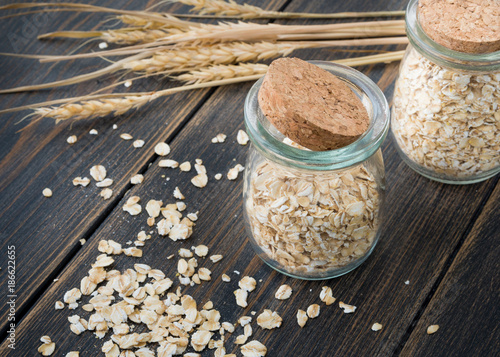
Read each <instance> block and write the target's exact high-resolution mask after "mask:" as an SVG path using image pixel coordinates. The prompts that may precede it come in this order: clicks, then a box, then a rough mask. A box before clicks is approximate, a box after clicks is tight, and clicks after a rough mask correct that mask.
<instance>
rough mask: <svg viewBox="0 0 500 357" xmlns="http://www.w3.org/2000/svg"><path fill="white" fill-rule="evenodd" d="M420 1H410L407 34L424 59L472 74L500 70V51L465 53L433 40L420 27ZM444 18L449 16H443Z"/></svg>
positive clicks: (407, 13) (407, 10)
mask: <svg viewBox="0 0 500 357" xmlns="http://www.w3.org/2000/svg"><path fill="white" fill-rule="evenodd" d="M418 1H419V0H410V2H409V3H408V7H407V9H406V18H405V19H406V34H407V36H408V40H409V41H410V44H411V45H412V46H413V47H414V48H415V49H416V50H417V51H418V52H419V53H420V54H421V55H422V56H424V57H426V58H427V59H428V60H430V61H431V62H433V63H435V64H437V65H440V66H442V67H448V68H452V69H457V70H463V71H470V72H491V71H498V70H500V51H496V52H491V53H479V54H473V53H465V52H458V51H453V50H450V49H449V48H447V47H445V46H443V45H440V44H439V43H437V42H435V41H434V40H433V39H431V38H430V37H429V36H428V35H427V34H426V33H425V31H424V30H423V28H422V26H420V21H419V19H418ZM443 16H447V15H446V14H443Z"/></svg>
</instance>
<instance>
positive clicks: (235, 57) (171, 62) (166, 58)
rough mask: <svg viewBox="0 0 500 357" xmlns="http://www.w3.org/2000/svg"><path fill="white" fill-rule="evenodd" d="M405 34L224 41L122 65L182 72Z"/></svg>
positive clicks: (383, 40)
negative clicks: (356, 37) (320, 39)
mask: <svg viewBox="0 0 500 357" xmlns="http://www.w3.org/2000/svg"><path fill="white" fill-rule="evenodd" d="M406 43H408V39H407V38H406V37H395V38H386V37H384V38H374V39H360V40H336V41H309V42H307V41H303V42H277V43H274V42H264V41H263V42H255V43H246V42H225V43H221V44H216V45H211V46H203V47H189V48H186V47H181V48H177V49H173V50H171V51H161V52H157V53H155V55H153V56H152V57H151V58H144V59H139V60H135V61H128V62H126V63H124V65H123V68H124V69H128V70H131V71H135V72H145V73H155V72H162V71H167V70H173V71H175V70H176V71H184V70H189V69H193V68H197V67H206V66H209V65H217V64H232V63H238V62H251V61H258V60H264V59H269V58H275V57H279V56H287V55H289V54H290V53H292V52H293V51H295V50H298V49H303V48H319V47H340V46H367V45H387V44H406Z"/></svg>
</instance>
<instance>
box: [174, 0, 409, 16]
mask: <svg viewBox="0 0 500 357" xmlns="http://www.w3.org/2000/svg"><path fill="white" fill-rule="evenodd" d="M174 1H177V2H180V3H182V4H185V5H190V6H193V7H194V8H193V9H192V11H196V12H198V13H199V14H200V15H201V16H199V15H178V16H181V17H199V18H207V17H209V18H217V17H231V18H241V19H255V18H260V19H263V18H272V19H274V18H282V19H283V18H315V19H318V18H322V19H340V18H353V17H383V16H404V14H405V12H404V11H375V12H340V13H330V14H311V13H298V12H281V11H270V10H264V9H262V8H260V7H257V6H252V5H248V4H241V5H240V4H238V3H236V2H235V1H233V0H228V1H222V0H174ZM207 14H213V15H215V16H206V15H207Z"/></svg>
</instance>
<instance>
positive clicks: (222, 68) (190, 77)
mask: <svg viewBox="0 0 500 357" xmlns="http://www.w3.org/2000/svg"><path fill="white" fill-rule="evenodd" d="M404 53H405V51H394V52H389V53H382V54H378V55H371V56H362V57H355V58H346V59H341V60H335V61H331V62H333V63H337V64H343V65H346V66H351V67H354V66H364V65H367V64H374V63H390V62H394V61H399V60H401V58H403V55H404ZM268 68H269V66H268V65H266V64H262V63H239V64H237V65H215V66H209V67H205V68H199V69H196V70H192V71H189V72H187V73H183V74H181V75H179V76H176V77H173V78H174V79H176V80H178V81H181V82H186V83H187V84H191V83H203V82H209V81H215V80H222V79H228V78H237V77H246V76H253V75H258V74H260V75H263V74H265V73H266V72H267V70H268Z"/></svg>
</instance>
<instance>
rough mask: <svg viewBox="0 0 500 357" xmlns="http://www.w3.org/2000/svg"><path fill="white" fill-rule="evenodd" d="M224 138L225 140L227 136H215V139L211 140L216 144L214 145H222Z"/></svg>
mask: <svg viewBox="0 0 500 357" xmlns="http://www.w3.org/2000/svg"><path fill="white" fill-rule="evenodd" d="M226 138H227V135H225V134H222V133H220V134H217V136H216V137H215V138H212V143H214V144H216V143H223V142H224V141H226Z"/></svg>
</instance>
